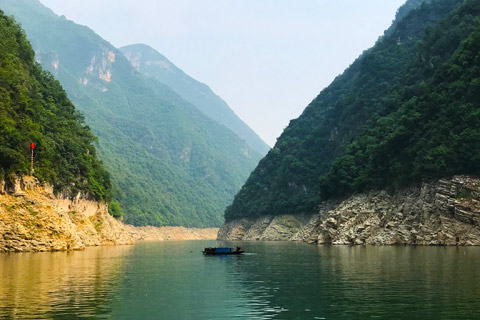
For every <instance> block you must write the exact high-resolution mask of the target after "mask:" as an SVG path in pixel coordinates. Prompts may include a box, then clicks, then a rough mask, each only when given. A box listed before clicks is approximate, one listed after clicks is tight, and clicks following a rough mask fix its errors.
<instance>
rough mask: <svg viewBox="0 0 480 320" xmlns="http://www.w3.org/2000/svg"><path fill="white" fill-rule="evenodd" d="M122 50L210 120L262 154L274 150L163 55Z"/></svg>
mask: <svg viewBox="0 0 480 320" xmlns="http://www.w3.org/2000/svg"><path fill="white" fill-rule="evenodd" d="M120 51H122V52H123V53H124V54H125V56H126V57H127V58H128V59H129V60H130V62H131V63H132V65H133V66H134V67H135V68H136V69H137V70H138V71H140V72H141V73H143V74H145V75H147V76H149V77H153V78H155V79H157V80H158V81H160V82H161V83H163V84H165V85H167V86H168V87H170V88H171V89H173V90H174V91H175V92H176V93H178V94H179V95H180V96H181V97H182V98H184V99H185V100H187V101H188V102H190V103H192V104H193V105H195V106H196V107H197V108H198V109H200V111H202V112H203V113H204V114H205V115H207V116H208V117H209V118H211V119H213V120H215V121H216V122H218V123H220V124H222V125H224V126H226V127H227V128H229V129H230V130H232V131H233V132H234V133H236V134H237V135H238V136H239V137H240V138H242V139H243V140H245V141H246V142H247V143H248V145H249V146H250V147H251V148H252V149H253V150H255V151H256V152H257V153H259V154H260V155H262V156H264V155H265V154H266V153H267V152H268V150H270V147H269V146H268V145H267V144H265V142H263V141H262V139H260V137H259V136H258V135H257V134H256V133H255V132H254V131H253V130H252V129H250V128H249V127H248V126H247V125H246V124H245V123H244V122H243V121H242V120H240V118H238V117H237V115H236V114H235V113H234V112H233V111H232V110H231V109H230V107H229V106H228V105H227V103H226V102H225V101H223V100H222V99H221V98H220V97H219V96H217V95H216V94H215V93H214V92H213V91H212V90H211V89H210V88H209V87H208V86H207V85H205V84H203V83H201V82H198V81H197V80H195V79H193V78H192V77H190V76H189V75H187V74H186V73H185V72H183V71H182V70H180V69H179V68H178V67H177V66H175V65H174V64H173V63H172V62H171V61H170V60H168V59H167V58H166V57H165V56H163V55H162V54H161V53H160V52H158V51H156V50H155V49H153V48H151V47H149V46H147V45H145V44H133V45H130V46H126V47H123V48H120Z"/></svg>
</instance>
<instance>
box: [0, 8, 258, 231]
mask: <svg viewBox="0 0 480 320" xmlns="http://www.w3.org/2000/svg"><path fill="white" fill-rule="evenodd" d="M0 8H2V9H3V10H4V11H5V12H6V13H8V14H11V15H14V16H15V18H16V19H17V20H18V21H19V22H20V23H21V25H22V27H23V28H24V29H25V31H26V33H27V37H28V39H29V40H30V41H31V43H32V46H33V48H34V49H35V54H36V55H35V59H36V60H37V61H39V62H40V63H41V64H42V65H43V66H44V67H45V68H46V69H48V70H50V71H51V72H52V73H53V74H54V75H55V77H56V78H57V79H59V81H60V83H61V84H62V85H63V86H64V88H65V90H66V92H67V94H68V95H69V97H70V98H71V99H72V101H73V103H74V104H75V106H76V107H77V108H78V109H79V110H80V111H82V113H83V114H84V115H85V119H86V123H87V124H88V125H89V126H90V127H91V128H92V131H93V132H94V133H95V134H96V135H97V136H98V138H99V142H98V150H99V156H100V158H101V159H102V160H103V162H104V163H105V166H106V168H107V169H108V171H109V172H110V173H111V180H112V185H113V189H114V192H115V197H116V199H117V200H118V201H119V202H120V204H121V206H122V207H123V209H124V211H125V216H124V217H125V221H126V222H127V223H131V224H135V225H147V224H148V225H182V226H187V227H204V226H217V225H219V224H221V222H222V221H223V217H222V215H223V211H224V208H225V207H226V206H227V205H228V203H230V202H231V200H232V199H233V196H234V194H235V193H236V192H237V191H238V190H239V188H240V187H241V185H242V184H243V183H244V181H245V179H246V178H247V176H248V174H249V173H250V171H251V170H252V169H253V168H254V167H255V165H256V163H257V161H258V160H259V159H260V155H259V154H258V153H256V152H255V151H254V150H252V149H251V148H250V147H249V146H248V144H247V143H246V142H245V141H243V140H242V139H240V138H239V137H238V136H237V135H235V134H234V133H233V132H232V131H231V130H229V129H228V128H226V127H225V126H223V125H219V124H218V123H216V122H215V121H213V120H211V119H210V118H208V117H206V116H205V115H204V114H203V113H202V112H200V111H199V110H198V109H197V108H196V107H195V106H193V105H192V104H191V103H189V102H188V101H186V100H184V99H183V98H182V97H180V96H179V95H178V94H177V93H175V92H174V91H173V90H171V89H170V88H169V87H167V86H165V85H164V84H162V83H160V82H158V81H156V80H155V79H152V78H147V77H146V76H144V75H142V74H141V73H140V72H138V71H137V70H136V69H135V68H134V67H133V66H132V65H131V63H130V62H129V61H128V59H127V58H126V57H125V56H124V55H123V54H122V53H121V52H120V51H119V50H117V49H116V48H115V47H113V46H112V45H111V44H110V43H108V42H107V41H105V40H104V39H102V38H101V37H100V36H98V35H97V34H96V33H95V32H93V31H92V30H90V29H89V28H87V27H85V26H80V25H77V24H75V23H74V22H72V21H69V20H67V19H65V17H59V16H57V15H56V14H54V13H53V12H52V11H51V10H50V9H48V8H46V7H45V6H43V5H42V4H41V3H40V2H38V1H37V0H0Z"/></svg>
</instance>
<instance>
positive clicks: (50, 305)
mask: <svg viewBox="0 0 480 320" xmlns="http://www.w3.org/2000/svg"><path fill="white" fill-rule="evenodd" d="M131 249H132V247H131V246H117V247H99V248H89V249H87V250H85V251H79V252H69V253H65V252H56V253H25V254H1V255H0V318H12V319H15V318H18V319H24V318H28V319H46V318H47V319H49V318H55V319H74V318H79V317H82V316H92V315H101V314H109V313H110V312H111V308H110V307H109V300H111V299H112V297H113V296H114V294H115V293H114V292H115V288H116V285H117V284H118V282H119V281H120V280H121V277H120V275H121V271H122V266H123V258H124V257H125V255H127V254H128V252H129V251H130V250H131Z"/></svg>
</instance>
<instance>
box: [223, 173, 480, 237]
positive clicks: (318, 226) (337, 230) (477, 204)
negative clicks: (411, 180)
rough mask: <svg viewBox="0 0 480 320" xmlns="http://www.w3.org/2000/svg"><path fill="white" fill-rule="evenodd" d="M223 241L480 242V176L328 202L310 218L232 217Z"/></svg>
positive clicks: (441, 180) (226, 227) (284, 216)
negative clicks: (239, 218) (240, 218)
mask: <svg viewBox="0 0 480 320" xmlns="http://www.w3.org/2000/svg"><path fill="white" fill-rule="evenodd" d="M218 238H219V239H222V240H297V241H306V242H309V243H317V244H348V245H363V244H371V245H480V179H477V178H474V177H470V176H454V177H452V178H449V179H440V180H437V181H434V182H426V183H423V184H422V185H421V186H417V187H410V188H405V189H402V190H399V191H397V192H395V194H393V195H390V194H388V193H387V192H386V191H371V192H369V193H365V194H358V195H354V196H352V197H350V198H348V199H346V200H344V201H341V202H335V201H328V202H325V203H322V204H321V205H320V206H319V211H318V214H314V215H312V216H310V217H301V218H299V217H295V216H288V215H283V216H277V217H261V218H253V219H242V220H236V221H230V222H228V223H226V224H225V225H224V226H222V228H220V231H219V234H218Z"/></svg>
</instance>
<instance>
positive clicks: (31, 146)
mask: <svg viewBox="0 0 480 320" xmlns="http://www.w3.org/2000/svg"><path fill="white" fill-rule="evenodd" d="M30 148H31V149H32V150H33V149H35V143H33V142H32V144H31V145H30Z"/></svg>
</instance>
